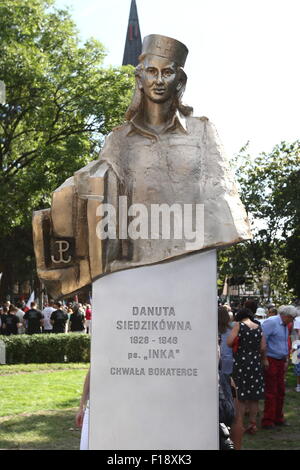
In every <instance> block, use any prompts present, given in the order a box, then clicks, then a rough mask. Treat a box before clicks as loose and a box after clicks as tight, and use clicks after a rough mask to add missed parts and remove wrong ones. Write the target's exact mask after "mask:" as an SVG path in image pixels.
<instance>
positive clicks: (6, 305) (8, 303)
mask: <svg viewBox="0 0 300 470" xmlns="http://www.w3.org/2000/svg"><path fill="white" fill-rule="evenodd" d="M4 307H6V308H9V307H10V300H7V301H6V302H5V303H4Z"/></svg>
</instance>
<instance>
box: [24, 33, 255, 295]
mask: <svg viewBox="0 0 300 470" xmlns="http://www.w3.org/2000/svg"><path fill="white" fill-rule="evenodd" d="M187 54H188V50H187V48H186V47H185V45H184V44H182V43H181V42H179V41H177V40H175V39H171V38H168V37H165V36H160V35H150V36H147V37H146V38H145V39H144V42H143V50H142V55H141V56H140V59H139V65H138V66H137V68H136V72H135V74H136V89H135V92H134V96H133V99H132V103H131V105H130V107H129V109H128V111H127V113H126V122H125V123H124V124H123V125H121V126H119V127H118V128H116V129H115V130H114V131H113V132H112V133H111V134H110V135H109V136H108V137H107V139H106V142H105V145H104V147H103V149H102V151H101V154H100V157H99V159H98V160H96V161H93V162H91V163H89V164H88V165H87V166H85V167H84V168H82V169H81V170H79V171H77V172H76V173H75V174H74V176H73V177H71V178H69V179H68V180H66V181H65V183H64V184H63V185H62V186H60V187H59V188H58V189H57V190H56V191H55V192H54V193H53V196H52V206H51V209H46V210H42V211H37V212H35V213H34V217H33V231H34V246H35V253H36V259H37V269H38V274H39V276H40V278H41V279H42V280H43V282H44V283H45V285H46V287H47V289H48V291H49V293H50V294H51V295H53V296H54V297H61V296H64V295H68V294H70V293H72V292H75V291H76V290H78V289H80V288H81V287H83V286H85V285H87V284H89V283H91V282H92V281H93V280H95V279H97V278H98V277H99V276H102V275H105V274H107V273H111V272H114V271H117V270H120V269H128V268H133V267H137V266H144V265H147V264H153V263H159V262H163V261H167V260H171V259H174V258H175V257H178V256H184V255H187V254H190V253H192V252H199V251H200V250H207V249H212V248H217V247H225V246H229V245H232V244H234V243H238V242H240V241H243V240H247V239H250V238H251V231H250V227H249V221H248V218H247V214H246V212H245V209H244V207H243V205H242V203H241V201H240V198H239V195H238V192H237V189H236V185H235V182H234V179H233V176H232V175H231V172H230V168H229V164H228V161H227V159H226V157H225V156H224V152H223V149H222V146H221V144H220V142H219V139H218V136H217V133H216V130H215V128H214V126H213V125H212V123H211V122H210V121H209V120H208V119H207V118H205V117H200V118H198V117H193V116H192V111H193V110H192V108H190V107H188V106H184V105H183V104H182V101H181V98H182V95H183V93H184V90H185V86H186V81H187V76H186V74H185V72H184V70H183V67H184V64H185V60H186V57H187ZM110 208H112V209H111V210H110ZM167 216H168V217H169V218H168V222H170V224H168V223H167V218H166V217H167ZM164 217H165V218H164ZM161 219H163V220H161ZM187 227H188V229H187ZM105 228H106V229H107V230H105ZM191 234H192V235H193V239H192V238H191ZM191 240H192V241H191Z"/></svg>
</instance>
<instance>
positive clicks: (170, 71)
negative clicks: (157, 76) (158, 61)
mask: <svg viewBox="0 0 300 470" xmlns="http://www.w3.org/2000/svg"><path fill="white" fill-rule="evenodd" d="M163 75H164V77H170V76H171V75H173V70H171V69H166V70H164V71H163Z"/></svg>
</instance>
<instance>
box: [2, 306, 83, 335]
mask: <svg viewBox="0 0 300 470" xmlns="http://www.w3.org/2000/svg"><path fill="white" fill-rule="evenodd" d="M91 318H92V310H91V305H90V304H81V303H78V302H69V303H67V304H64V303H63V302H60V301H56V302H54V301H52V300H50V301H49V302H48V303H46V304H45V305H44V306H43V309H42V310H40V309H39V308H38V306H37V303H36V302H31V303H30V307H26V305H25V304H24V303H23V304H17V305H14V304H12V303H11V302H10V301H6V302H5V303H4V304H3V305H2V306H1V307H0V335H6V336H9V335H18V334H28V335H33V334H40V333H48V334H49V333H68V332H70V333H72V332H73V333H87V334H89V333H90V331H91Z"/></svg>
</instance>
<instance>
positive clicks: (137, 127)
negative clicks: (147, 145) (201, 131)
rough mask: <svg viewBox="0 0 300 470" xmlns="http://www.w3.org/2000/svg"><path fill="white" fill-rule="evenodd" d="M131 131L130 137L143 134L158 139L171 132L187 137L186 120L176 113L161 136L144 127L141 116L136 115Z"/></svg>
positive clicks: (131, 123) (129, 132) (131, 122)
mask: <svg viewBox="0 0 300 470" xmlns="http://www.w3.org/2000/svg"><path fill="white" fill-rule="evenodd" d="M129 124H130V129H129V131H128V133H127V135H128V136H130V135H134V134H141V135H143V136H145V137H148V138H149V139H156V140H157V139H158V138H159V137H160V136H161V135H164V134H167V133H169V132H175V133H179V134H185V135H187V134H188V132H187V126H186V120H185V119H184V118H182V117H181V116H180V115H179V113H178V112H176V113H175V114H174V116H173V118H172V120H171V122H170V124H169V125H168V126H167V127H166V128H165V129H164V130H163V132H162V133H161V134H159V135H158V134H155V133H154V132H153V131H152V130H151V129H149V128H148V127H145V126H143V123H142V120H141V119H140V116H139V115H138V114H136V115H135V116H134V117H133V118H132V119H131V120H130V121H129Z"/></svg>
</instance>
